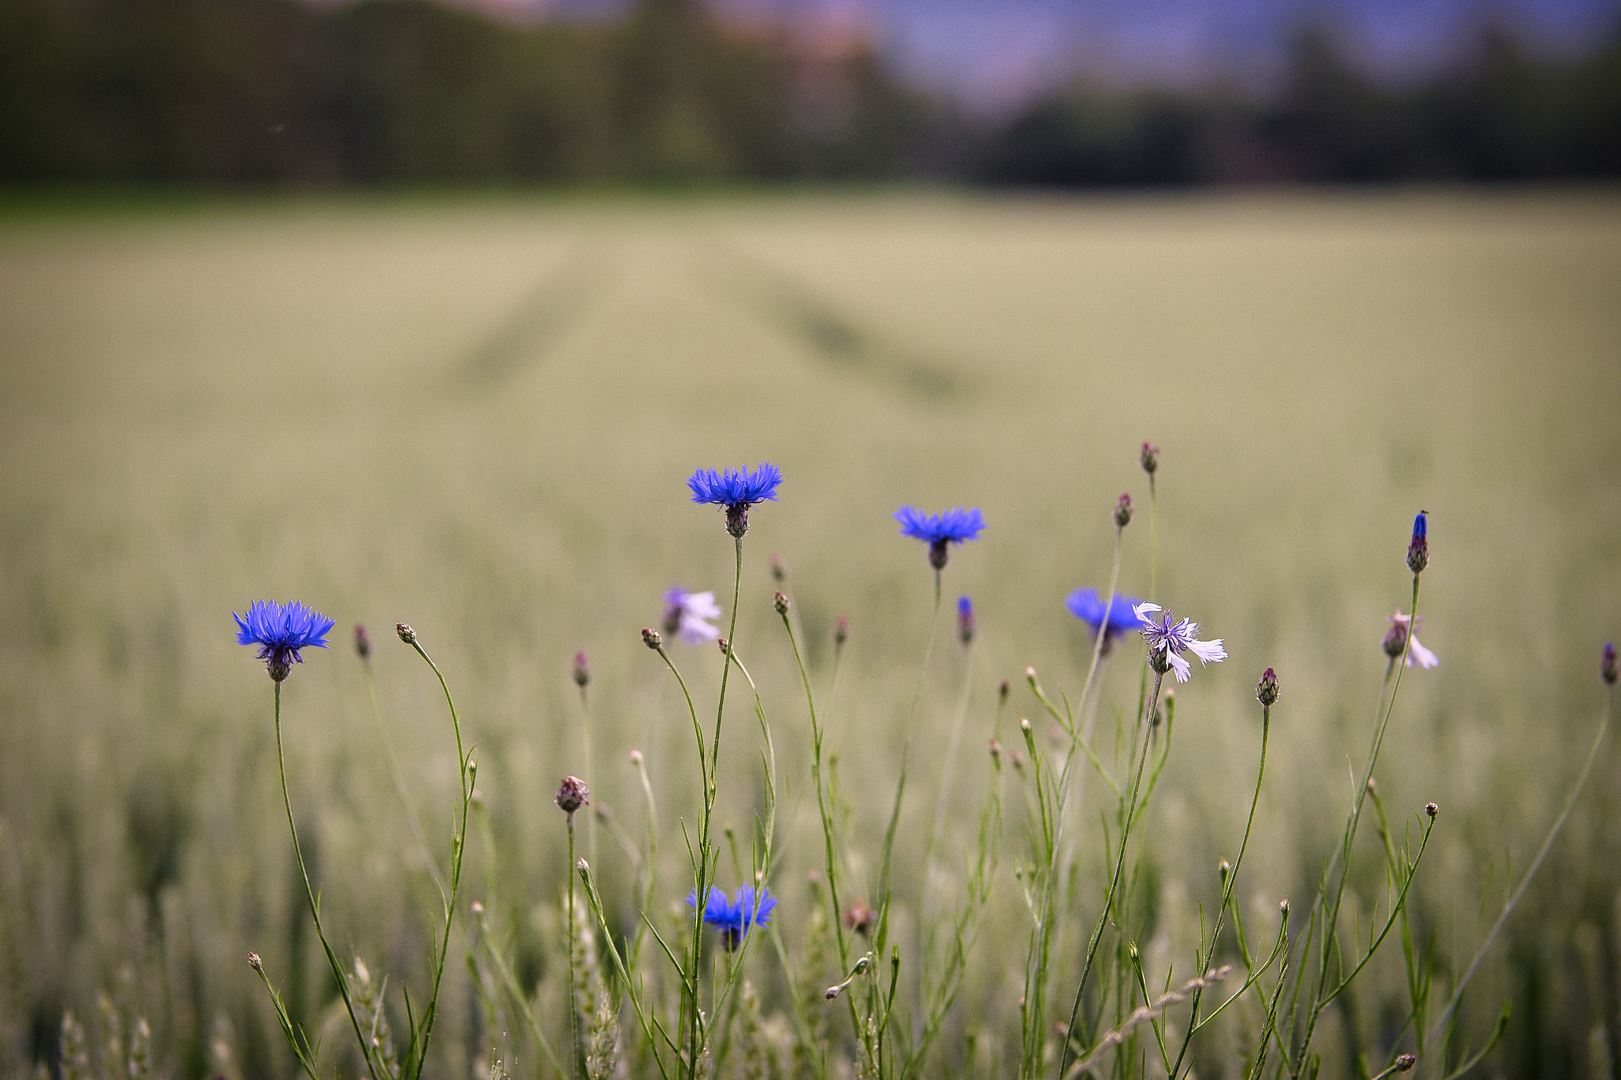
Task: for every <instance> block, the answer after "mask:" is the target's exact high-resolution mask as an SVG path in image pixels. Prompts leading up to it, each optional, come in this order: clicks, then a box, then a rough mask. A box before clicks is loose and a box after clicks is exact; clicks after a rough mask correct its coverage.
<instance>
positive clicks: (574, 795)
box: [554, 776, 591, 815]
mask: <svg viewBox="0 0 1621 1080" xmlns="http://www.w3.org/2000/svg"><path fill="white" fill-rule="evenodd" d="M590 794H591V789H590V788H588V787H586V786H585V781H584V780H581V779H580V778H579V777H578V776H565V777H563V782H562V783H561V784H560V785H558V788H557V796H556V798H555V800H554V801H555V802H556V803H557V808H558V809H559V810H561V811H563V813H565V814H569V815H572V814H573V813H574V811H576V810H578V809H579V808H580V807H582V806H588V805H590V803H591V800H590V798H588V796H589V795H590Z"/></svg>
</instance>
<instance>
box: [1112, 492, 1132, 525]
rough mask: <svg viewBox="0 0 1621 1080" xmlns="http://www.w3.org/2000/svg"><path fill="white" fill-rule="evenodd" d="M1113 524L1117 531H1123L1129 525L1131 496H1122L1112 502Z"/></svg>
mask: <svg viewBox="0 0 1621 1080" xmlns="http://www.w3.org/2000/svg"><path fill="white" fill-rule="evenodd" d="M1114 524H1115V528H1117V529H1124V528H1125V527H1126V526H1127V525H1130V524H1131V496H1130V495H1129V494H1122V495H1121V496H1120V498H1118V499H1116V500H1115V502H1114Z"/></svg>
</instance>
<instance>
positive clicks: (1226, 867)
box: [1216, 859, 1233, 885]
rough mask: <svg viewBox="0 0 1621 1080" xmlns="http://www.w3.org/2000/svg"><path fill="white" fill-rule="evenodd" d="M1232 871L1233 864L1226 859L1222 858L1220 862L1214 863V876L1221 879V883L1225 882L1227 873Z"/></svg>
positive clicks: (1224, 883)
mask: <svg viewBox="0 0 1621 1080" xmlns="http://www.w3.org/2000/svg"><path fill="white" fill-rule="evenodd" d="M1232 872H1233V864H1232V863H1230V862H1228V861H1227V860H1226V859H1223V860H1221V862H1219V863H1217V864H1216V876H1217V877H1218V878H1220V879H1221V883H1222V884H1223V885H1226V884H1227V875H1228V874H1230V873H1232Z"/></svg>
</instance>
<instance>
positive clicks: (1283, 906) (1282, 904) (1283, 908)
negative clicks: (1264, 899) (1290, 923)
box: [1278, 896, 1289, 919]
mask: <svg viewBox="0 0 1621 1080" xmlns="http://www.w3.org/2000/svg"><path fill="white" fill-rule="evenodd" d="M1278 911H1279V913H1280V914H1282V915H1283V917H1284V918H1285V919H1287V918H1288V917H1289V898H1288V897H1287V896H1285V897H1284V898H1283V899H1282V900H1279V901H1278Z"/></svg>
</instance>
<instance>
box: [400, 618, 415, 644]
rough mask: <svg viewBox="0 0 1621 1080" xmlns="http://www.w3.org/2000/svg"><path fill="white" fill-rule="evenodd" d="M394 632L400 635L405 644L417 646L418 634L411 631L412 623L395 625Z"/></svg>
mask: <svg viewBox="0 0 1621 1080" xmlns="http://www.w3.org/2000/svg"><path fill="white" fill-rule="evenodd" d="M394 632H395V633H396V634H398V635H400V640H401V641H403V642H405V643H406V644H407V645H415V644H416V643H417V632H416V631H415V630H413V629H411V624H410V623H395V624H394Z"/></svg>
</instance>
